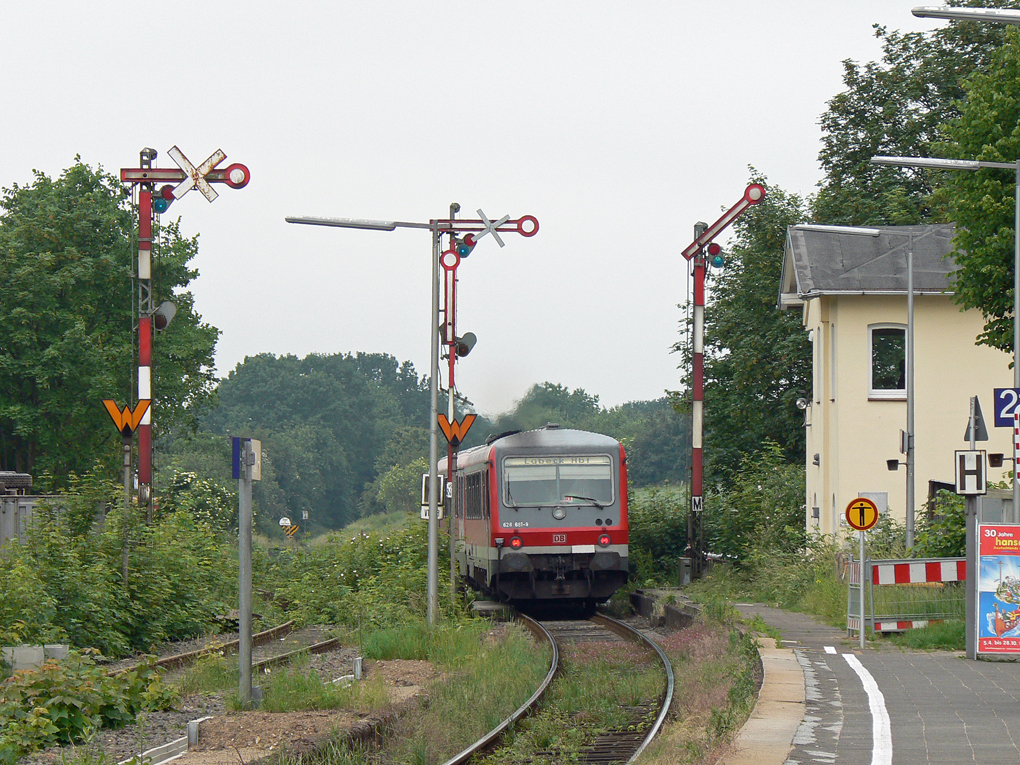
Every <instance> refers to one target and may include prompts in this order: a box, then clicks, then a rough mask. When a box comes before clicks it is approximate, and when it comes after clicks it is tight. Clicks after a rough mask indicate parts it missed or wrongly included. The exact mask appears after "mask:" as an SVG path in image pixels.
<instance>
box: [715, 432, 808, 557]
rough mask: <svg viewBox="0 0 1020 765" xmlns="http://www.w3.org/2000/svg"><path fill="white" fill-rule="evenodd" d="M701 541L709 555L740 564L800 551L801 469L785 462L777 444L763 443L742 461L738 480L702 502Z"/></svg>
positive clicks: (801, 539) (802, 478) (735, 478)
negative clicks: (754, 554) (758, 554)
mask: <svg viewBox="0 0 1020 765" xmlns="http://www.w3.org/2000/svg"><path fill="white" fill-rule="evenodd" d="M704 532H705V538H706V540H707V542H708V549H709V550H710V551H711V552H714V553H719V554H721V555H725V556H728V557H730V558H732V559H735V560H737V561H740V562H743V561H745V559H746V557H747V555H748V553H749V552H750V551H751V550H752V549H756V550H758V551H768V550H781V551H792V550H800V549H801V548H802V547H803V546H804V542H805V533H804V467H803V466H802V465H793V464H790V463H789V462H787V459H786V455H785V454H784V453H783V449H782V448H781V447H780V446H779V444H777V443H775V442H767V443H766V444H765V445H764V448H762V449H761V450H760V451H759V452H758V453H757V454H754V455H750V454H748V455H745V456H744V457H743V459H742V461H741V464H740V470H739V476H736V477H734V478H733V480H732V481H731V482H730V483H729V484H728V485H727V486H726V487H724V488H721V489H720V490H718V491H716V492H711V493H710V494H709V496H708V497H707V498H706V501H705V518H704Z"/></svg>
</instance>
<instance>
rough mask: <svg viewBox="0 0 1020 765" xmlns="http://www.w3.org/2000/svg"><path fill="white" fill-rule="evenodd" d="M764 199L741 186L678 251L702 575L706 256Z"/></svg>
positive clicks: (694, 542) (759, 189)
mask: <svg viewBox="0 0 1020 765" xmlns="http://www.w3.org/2000/svg"><path fill="white" fill-rule="evenodd" d="M764 198H765V187H764V186H761V185H760V184H757V183H752V184H750V185H749V186H748V187H747V188H746V189H744V196H742V197H741V198H740V201H739V202H737V203H736V204H735V205H733V207H731V208H730V209H729V210H727V211H726V212H725V213H723V215H722V217H721V218H719V220H717V221H716V222H715V223H713V224H712V225H711V226H708V225H706V224H704V223H696V224H695V226H694V241H693V242H691V243H690V244H689V245H688V246H687V247H686V248H685V249H684V250H683V252H681V255H683V256H684V257H685V258H686V259H687V260H688V261H692V262H693V265H694V304H693V307H694V317H693V319H694V325H693V327H692V337H691V351H692V357H691V490H690V494H691V506H690V509H689V512H688V515H687V545H688V548H689V549H690V551H691V552H690V557H691V559H692V560H691V576H692V577H694V578H697V577H699V576H701V574H702V571H703V569H704V565H705V550H704V540H703V538H702V533H701V513H702V510H703V509H704V493H703V492H704V487H703V482H704V447H703V445H702V439H703V434H704V425H705V416H704V399H705V267H706V265H707V256H708V255H710V256H712V257H713V258H715V257H716V256H718V255H719V252H720V251H719V247H718V245H716V244H713V243H712V240H713V239H715V238H716V237H717V236H718V235H719V234H721V233H722V232H723V231H724V230H725V229H726V228H727V227H728V226H729V225H730V224H731V223H733V221H735V220H736V219H737V218H739V217H740V216H741V215H743V214H744V212H745V211H746V210H747V209H748V208H749V207H750V206H751V205H756V204H758V203H759V202H761V201H762V200H763V199H764Z"/></svg>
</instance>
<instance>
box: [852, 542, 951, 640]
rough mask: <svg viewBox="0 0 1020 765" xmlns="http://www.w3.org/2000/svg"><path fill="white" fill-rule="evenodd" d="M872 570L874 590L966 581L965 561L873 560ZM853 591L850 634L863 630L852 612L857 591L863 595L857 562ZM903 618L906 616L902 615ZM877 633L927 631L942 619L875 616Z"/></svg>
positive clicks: (858, 616) (856, 563)
mask: <svg viewBox="0 0 1020 765" xmlns="http://www.w3.org/2000/svg"><path fill="white" fill-rule="evenodd" d="M870 567H871V583H872V585H875V586H881V585H887V584H943V583H947V582H965V581H967V560H966V558H927V559H925V558H920V559H908V560H873V561H871V563H870ZM849 573H850V589H851V592H850V593H849V598H848V602H847V611H848V613H847V630H848V631H856V630H859V629H860V624H861V619H860V612H859V609H858V613H857V614H856V615H854V614H853V613H852V612H853V609H854V607H855V606H856V605H857V604H858V603H859V602H860V600H859V599H858V598H859V596H858V595H855V594H854V592H853V591H854V590H857V591H858V592H859V591H860V589H859V588H860V581H861V567H860V563H859V562H858V561H852V562H851V563H850V572H849ZM903 616H907V615H906V614H903ZM872 621H873V629H874V631H875V632H902V631H904V630H909V629H917V628H918V627H927V626H928V625H929V624H931V623H932V622H936V621H941V620H940V619H937V618H936V619H909V618H905V619H898V618H897V617H896V616H895V615H893V614H884V615H882V616H877V617H876V615H874V614H872V616H871V617H870V618H869V622H872Z"/></svg>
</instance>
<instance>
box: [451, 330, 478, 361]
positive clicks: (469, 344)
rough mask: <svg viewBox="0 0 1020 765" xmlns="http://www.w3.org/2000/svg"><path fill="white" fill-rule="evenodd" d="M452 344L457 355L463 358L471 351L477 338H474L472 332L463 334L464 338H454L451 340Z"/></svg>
mask: <svg viewBox="0 0 1020 765" xmlns="http://www.w3.org/2000/svg"><path fill="white" fill-rule="evenodd" d="M453 342H454V346H455V350H456V351H457V355H458V356H460V357H464V356H467V355H468V354H469V353H471V349H472V348H474V347H475V343H477V342H478V338H477V337H475V333H474V332H465V333H464V337H455V338H453Z"/></svg>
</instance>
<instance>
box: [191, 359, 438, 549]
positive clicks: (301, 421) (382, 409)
mask: <svg viewBox="0 0 1020 765" xmlns="http://www.w3.org/2000/svg"><path fill="white" fill-rule="evenodd" d="M218 397H219V401H220V404H221V406H220V407H219V409H218V410H216V411H214V412H212V413H211V414H210V415H209V416H208V418H207V419H206V420H205V423H204V426H205V427H206V428H207V429H208V430H210V431H211V432H213V433H219V434H224V435H227V434H234V435H244V436H251V437H256V438H260V440H262V445H263V460H264V463H265V461H267V460H268V461H269V462H270V463H271V468H272V469H271V475H268V476H267V473H266V472H265V471H264V472H263V480H262V482H261V483H262V484H263V485H262V486H259V487H258V488H257V489H256V490H255V500H256V503H261V502H263V501H266V500H269V499H270V498H271V501H272V504H273V506H272V507H260V515H262V517H263V518H265V519H266V520H267V521H268V520H275V519H277V518H279V517H280V516H281V515H283V514H287V515H289V516H293V517H295V518H302V515H303V513H304V512H305V511H307V512H308V516H309V521H310V523H311V524H312V525H315V524H321V525H322V526H323V527H325V528H333V529H335V528H341V527H343V526H344V525H346V524H347V523H349V522H350V521H352V520H354V519H356V518H357V517H358V516H359V514H360V510H359V502H358V499H359V497H362V496H363V494H364V492H365V491H366V489H367V488H368V487H369V486H370V485H371V484H372V481H373V480H374V479H376V478H377V476H378V475H379V473H380V472H381V466H380V465H379V463H378V460H379V458H380V455H383V454H384V453H385V452H386V451H387V449H388V448H389V447H390V446H391V444H392V450H393V453H394V454H397V453H400V452H402V450H403V451H406V450H405V449H404V447H403V446H401V445H400V443H399V442H394V441H393V438H394V434H396V433H401V432H403V429H406V428H417V429H419V431H420V430H421V429H422V428H424V427H427V423H428V416H429V397H428V384H427V382H426V381H425V380H424V379H419V377H418V376H417V374H416V373H415V371H414V367H413V366H412V365H411V364H409V363H407V362H405V363H403V364H399V363H398V362H397V360H396V359H394V358H393V357H392V356H388V355H386V354H365V353H359V354H334V355H321V354H313V355H310V356H307V357H306V358H304V359H299V358H297V357H296V356H289V355H288V356H280V357H277V356H273V355H271V354H260V355H258V356H250V357H248V358H246V359H245V360H244V363H242V364H239V365H238V366H237V368H236V369H234V370H233V371H232V372H231V373H230V374H229V376H228V377H227V379H225V380H223V381H222V382H221V383H220V386H219V389H218ZM405 435H406V434H405ZM404 446H406V444H405V445H404ZM413 458H414V457H413V456H412V457H410V458H408V460H407V461H410V460H411V459H413ZM393 464H397V463H393ZM393 464H387V465H385V469H389V468H390V467H393ZM404 464H406V462H405V463H404ZM361 505H362V507H364V502H362V503H361ZM376 509H377V508H376Z"/></svg>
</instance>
